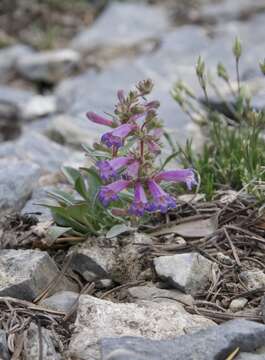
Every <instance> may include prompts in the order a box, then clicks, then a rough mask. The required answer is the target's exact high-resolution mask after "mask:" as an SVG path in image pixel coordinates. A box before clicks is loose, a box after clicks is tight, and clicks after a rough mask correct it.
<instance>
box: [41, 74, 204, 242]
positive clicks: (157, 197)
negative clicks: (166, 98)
mask: <svg viewBox="0 0 265 360" xmlns="http://www.w3.org/2000/svg"><path fill="white" fill-rule="evenodd" d="M152 88H153V83H152V81H151V80H145V81H141V82H139V83H138V84H137V86H136V88H135V90H133V91H130V92H129V93H128V94H127V95H126V94H125V93H124V91H122V90H119V91H118V94H117V95H118V102H117V104H116V106H115V111H114V115H113V116H109V117H106V116H101V115H98V114H96V113H94V112H88V113H87V117H88V119H89V120H90V121H92V122H93V123H96V124H99V125H103V126H107V127H109V130H108V131H107V132H105V133H104V134H103V135H102V136H101V141H100V142H99V143H95V144H94V145H93V148H90V147H88V146H84V149H85V150H86V152H87V154H88V156H89V157H90V159H91V160H92V162H93V166H92V167H91V168H80V169H79V170H76V169H73V168H69V167H68V168H64V169H63V171H64V174H65V175H66V177H67V178H68V180H69V181H70V183H71V184H72V185H73V187H74V190H75V192H76V193H78V196H77V198H75V197H74V195H73V194H69V193H66V192H64V191H62V190H57V191H54V192H52V193H50V197H51V198H52V200H53V201H54V200H55V201H56V203H55V204H54V203H52V204H51V203H49V204H48V205H47V204H46V206H49V208H50V209H51V211H52V213H53V217H54V220H55V222H56V226H57V228H56V231H55V234H56V235H57V234H59V235H61V234H62V233H64V230H65V232H68V233H69V232H70V233H71V234H73V233H74V235H81V236H83V235H87V234H96V235H98V234H100V233H102V232H104V231H106V230H109V229H110V228H112V227H113V226H114V225H117V224H118V223H121V222H124V220H125V219H130V217H133V218H137V217H138V218H139V217H142V216H144V215H146V214H150V213H153V212H161V213H166V212H167V211H168V210H169V209H174V208H175V207H176V199H175V198H174V197H173V196H172V195H171V194H169V193H168V192H166V191H165V190H164V189H163V183H164V182H171V183H172V182H173V183H174V182H175V183H177V182H183V183H185V184H186V185H187V187H188V189H191V188H192V186H193V185H195V184H197V182H196V179H195V175H194V171H193V170H192V169H191V168H188V169H174V170H163V166H162V168H161V166H159V165H158V163H157V161H156V160H157V158H158V157H159V155H160V154H161V150H162V143H161V136H162V135H163V126H162V123H161V121H160V120H159V119H158V116H157V109H158V107H159V102H158V101H147V99H146V96H147V95H149V94H150V92H151V91H152ZM80 197H81V198H80Z"/></svg>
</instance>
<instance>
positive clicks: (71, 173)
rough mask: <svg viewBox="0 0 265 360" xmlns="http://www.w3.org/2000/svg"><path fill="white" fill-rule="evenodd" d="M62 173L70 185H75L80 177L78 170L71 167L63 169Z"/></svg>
mask: <svg viewBox="0 0 265 360" xmlns="http://www.w3.org/2000/svg"><path fill="white" fill-rule="evenodd" d="M62 172H63V174H64V176H65V177H66V178H67V180H68V181H69V182H70V184H72V185H74V184H75V182H76V180H77V179H78V177H79V176H80V172H79V171H78V170H77V169H74V168H72V167H70V166H65V167H63V168H62Z"/></svg>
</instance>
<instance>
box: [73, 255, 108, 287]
mask: <svg viewBox="0 0 265 360" xmlns="http://www.w3.org/2000/svg"><path fill="white" fill-rule="evenodd" d="M106 252H107V251H106ZM70 256H71V257H72V258H71V262H70V265H69V267H70V268H71V269H72V270H73V271H74V272H76V273H77V274H79V275H81V276H82V277H83V278H84V279H85V280H86V281H88V282H92V281H95V282H96V285H97V287H103V288H104V287H105V285H106V287H109V286H110V285H111V284H112V281H111V275H110V274H109V273H108V272H107V271H106V270H105V269H104V268H103V267H102V266H101V265H99V263H100V262H98V261H97V255H96V256H93V253H92V251H91V252H90V251H89V250H88V251H87V252H86V251H85V253H83V251H82V250H81V251H80V252H79V251H78V252H73V253H72V254H71V252H70ZM102 280H107V281H106V282H104V281H103V282H102Z"/></svg>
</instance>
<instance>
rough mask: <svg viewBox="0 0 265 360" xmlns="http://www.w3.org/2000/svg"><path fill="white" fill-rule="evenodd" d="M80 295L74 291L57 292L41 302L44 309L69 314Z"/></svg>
mask: <svg viewBox="0 0 265 360" xmlns="http://www.w3.org/2000/svg"><path fill="white" fill-rule="evenodd" d="M78 297H79V294H78V293H76V292H73V291H61V292H57V293H56V294H54V295H53V296H50V297H48V298H46V299H44V300H42V301H41V302H40V305H41V306H42V307H45V308H48V309H52V310H56V311H62V312H65V313H68V312H69V311H70V310H71V309H72V307H73V305H74V304H75V303H76V302H77V300H78Z"/></svg>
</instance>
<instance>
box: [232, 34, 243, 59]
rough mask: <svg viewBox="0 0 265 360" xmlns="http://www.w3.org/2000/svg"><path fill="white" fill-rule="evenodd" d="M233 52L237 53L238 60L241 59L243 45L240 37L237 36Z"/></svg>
mask: <svg viewBox="0 0 265 360" xmlns="http://www.w3.org/2000/svg"><path fill="white" fill-rule="evenodd" d="M233 54H234V55H235V58H236V60H239V58H240V56H241V54H242V45H241V42H240V40H239V39H238V37H236V39H235V42H234V45H233Z"/></svg>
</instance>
